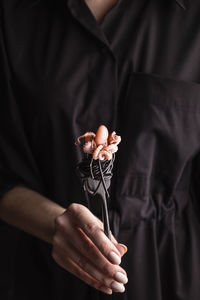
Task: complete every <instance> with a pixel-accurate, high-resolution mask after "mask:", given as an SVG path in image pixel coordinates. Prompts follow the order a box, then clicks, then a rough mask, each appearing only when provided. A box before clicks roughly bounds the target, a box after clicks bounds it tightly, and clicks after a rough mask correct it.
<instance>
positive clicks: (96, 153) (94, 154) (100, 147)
mask: <svg viewBox="0 0 200 300" xmlns="http://www.w3.org/2000/svg"><path fill="white" fill-rule="evenodd" d="M102 148H103V145H99V146H97V148H96V149H95V150H94V152H93V155H92V157H93V159H95V160H96V159H98V155H99V152H100V151H101V149H102Z"/></svg>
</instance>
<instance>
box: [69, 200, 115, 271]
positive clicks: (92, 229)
mask: <svg viewBox="0 0 200 300" xmlns="http://www.w3.org/2000/svg"><path fill="white" fill-rule="evenodd" d="M67 213H68V215H69V217H70V218H71V220H72V222H74V223H75V225H76V226H78V227H80V228H81V229H82V230H83V232H84V233H85V234H86V235H87V236H88V237H89V238H90V239H91V240H92V242H93V243H94V244H95V245H96V246H97V248H98V249H99V250H100V252H102V253H103V255H104V256H105V257H106V258H107V259H109V260H110V261H111V262H112V263H114V264H117V265H119V264H120V263H121V254H120V252H119V251H118V249H117V248H116V246H115V245H114V244H113V243H112V242H111V241H110V240H109V239H108V237H107V236H106V235H105V234H104V232H103V229H102V226H100V225H99V222H98V221H97V218H96V217H95V216H94V215H93V214H92V213H91V212H90V211H89V209H87V208H86V207H85V206H83V205H80V204H75V203H73V204H71V205H70V206H69V208H68V209H67Z"/></svg>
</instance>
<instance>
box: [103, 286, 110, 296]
mask: <svg viewBox="0 0 200 300" xmlns="http://www.w3.org/2000/svg"><path fill="white" fill-rule="evenodd" d="M101 291H102V292H103V293H105V294H108V295H112V292H113V291H112V290H111V289H109V288H107V287H105V288H104V287H103V288H101Z"/></svg>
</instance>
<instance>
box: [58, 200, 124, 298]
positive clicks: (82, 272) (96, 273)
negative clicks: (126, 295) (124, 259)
mask: <svg viewBox="0 0 200 300" xmlns="http://www.w3.org/2000/svg"><path fill="white" fill-rule="evenodd" d="M124 253H125V249H124V247H123V246H121V245H120V244H118V243H117V241H116V240H115V239H114V237H113V236H112V241H110V240H109V239H108V238H107V236H106V235H105V234H104V232H103V224H102V222H101V221H100V220H99V219H98V218H97V217H95V216H94V215H93V214H92V213H91V212H90V211H89V210H88V209H87V208H86V207H85V206H83V205H81V204H76V203H73V204H71V205H70V206H69V207H68V209H67V210H66V211H65V212H64V213H63V214H62V215H60V216H58V217H57V218H56V219H55V234H54V237H53V249H52V256H53V258H54V260H55V261H56V262H57V263H58V264H59V265H60V266H61V267H63V268H64V269H66V270H67V271H69V272H71V273H72V274H74V275H75V276H77V277H78V278H80V279H81V280H83V281H84V282H85V283H87V284H89V285H90V286H92V287H93V288H95V289H97V290H100V291H102V292H104V293H106V294H111V293H112V291H115V292H124V290H125V288H124V285H123V284H125V283H127V281H128V280H127V275H126V272H125V271H124V270H123V269H122V268H121V267H120V266H119V264H120V262H121V256H122V255H123V254H124Z"/></svg>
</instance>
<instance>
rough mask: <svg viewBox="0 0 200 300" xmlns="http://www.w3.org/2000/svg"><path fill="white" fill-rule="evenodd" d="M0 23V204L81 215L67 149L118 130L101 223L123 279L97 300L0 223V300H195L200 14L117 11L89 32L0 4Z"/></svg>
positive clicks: (75, 7) (164, 8)
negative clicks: (42, 203) (107, 226)
mask: <svg viewBox="0 0 200 300" xmlns="http://www.w3.org/2000/svg"><path fill="white" fill-rule="evenodd" d="M0 18H1V19H0V26H1V27H0V197H2V196H3V195H4V193H5V192H6V191H8V190H10V189H11V188H12V187H14V186H16V185H19V184H23V185H25V186H28V187H29V188H32V189H34V190H36V191H37V192H39V193H41V194H43V195H45V196H46V197H48V198H49V199H51V200H53V201H55V202H57V203H59V204H60V205H62V206H64V207H67V206H68V205H69V204H70V203H72V202H78V203H82V204H85V205H87V204H86V200H85V198H84V194H83V191H82V187H81V183H80V181H79V178H78V177H77V175H76V172H75V167H76V164H77V162H79V161H80V160H81V158H82V154H81V152H80V150H79V149H77V148H76V147H75V145H74V142H75V140H76V138H77V137H78V136H79V135H81V134H83V133H84V132H86V131H96V130H97V128H98V126H99V125H100V124H105V125H106V126H107V127H108V128H109V131H112V130H116V132H117V134H119V135H121V136H122V142H121V144H120V147H119V151H118V152H117V155H116V161H115V166H114V175H113V179H112V185H111V191H110V193H111V198H110V203H109V214H110V222H111V227H112V231H113V233H114V235H115V237H116V238H117V239H118V241H119V242H121V243H125V244H126V245H127V246H128V252H127V254H126V255H125V256H124V258H123V260H122V267H123V268H124V269H125V270H126V271H127V273H128V277H129V282H128V284H127V285H126V291H125V293H123V294H117V293H114V294H113V295H112V296H107V295H104V294H102V293H100V292H98V291H96V290H94V289H92V288H91V287H89V286H87V285H86V284H84V283H83V282H81V281H80V280H79V279H77V278H75V277H74V276H73V275H71V274H70V273H68V272H66V271H64V270H63V269H61V268H60V267H59V266H58V265H56V263H55V262H54V261H53V259H52V257H51V246H50V245H48V244H46V243H45V242H43V241H41V240H39V239H37V238H35V237H32V236H29V235H28V234H26V233H24V232H21V231H19V230H16V229H14V228H11V227H9V226H8V225H6V224H4V223H3V222H2V224H1V227H0V232H1V237H2V238H1V247H0V260H1V261H0V263H1V268H0V276H1V278H2V280H0V299H2V300H7V299H14V300H32V299H34V300H35V299H36V298H37V299H48V300H64V299H65V300H66V299H69V297H70V299H71V297H72V296H71V295H73V298H74V299H76V300H89V299H91V300H93V299H99V300H100V299H102V300H106V299H120V300H133V299H135V300H147V299H148V300H169V299H174V300H199V298H200V286H199V278H200V211H199V209H200V207H199V206H200V203H199V197H200V187H199V176H200V55H199V49H200V29H199V19H200V2H199V1H198V0H177V1H176V0H168V1H165V0H140V1H133V0H119V1H118V3H117V4H116V5H115V6H114V7H113V8H112V9H111V11H110V12H109V13H108V14H107V15H106V16H105V17H104V19H103V22H102V23H101V24H98V23H97V21H96V20H95V18H94V16H93V15H92V13H91V11H90V10H89V8H88V6H87V5H86V3H85V2H84V1H83V0H67V1H64V0H59V1H55V0H48V1H47V0H40V1H33V0H9V1H8V0H1V2H0ZM27 201H28V199H27ZM69 295H70V296H69Z"/></svg>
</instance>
